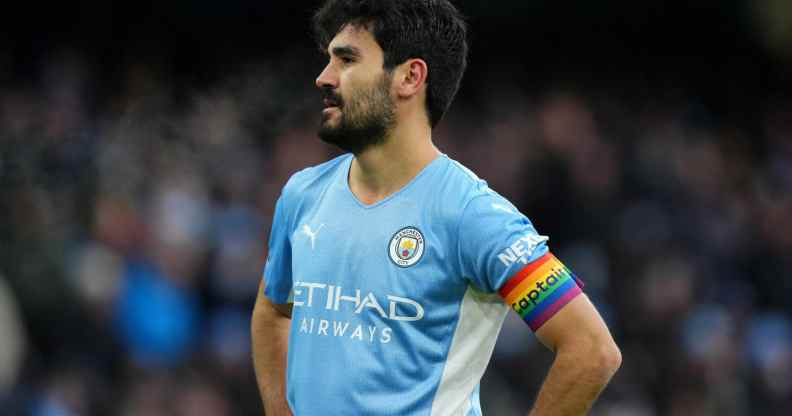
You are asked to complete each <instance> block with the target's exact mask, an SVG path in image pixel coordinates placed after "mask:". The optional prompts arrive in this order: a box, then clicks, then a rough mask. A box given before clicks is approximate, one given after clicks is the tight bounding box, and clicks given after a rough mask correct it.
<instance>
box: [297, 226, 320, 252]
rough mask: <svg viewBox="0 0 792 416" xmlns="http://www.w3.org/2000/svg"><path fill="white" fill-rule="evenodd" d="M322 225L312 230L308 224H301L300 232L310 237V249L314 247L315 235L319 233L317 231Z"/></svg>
mask: <svg viewBox="0 0 792 416" xmlns="http://www.w3.org/2000/svg"><path fill="white" fill-rule="evenodd" d="M322 227H324V224H322V225H320V226H319V228H317V229H316V231H313V230H311V227H310V226H309V225H308V224H303V226H302V233H303V234H305V235H307V236H308V238H310V239H311V250H313V249H314V245H315V244H316V235H317V234H319V231H320V230H321V229H322Z"/></svg>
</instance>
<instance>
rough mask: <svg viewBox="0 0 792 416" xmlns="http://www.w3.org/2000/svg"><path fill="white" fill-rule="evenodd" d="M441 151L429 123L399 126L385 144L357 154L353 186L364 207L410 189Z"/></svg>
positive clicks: (351, 169)
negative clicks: (419, 174) (433, 139)
mask: <svg viewBox="0 0 792 416" xmlns="http://www.w3.org/2000/svg"><path fill="white" fill-rule="evenodd" d="M439 154H440V151H439V150H437V147H435V145H434V144H433V143H432V130H431V128H430V127H429V126H428V124H426V123H412V124H409V123H403V124H401V125H398V126H396V127H395V128H394V129H393V130H392V131H391V132H390V134H389V135H388V137H386V140H385V141H384V143H383V144H381V145H377V146H374V147H371V148H368V149H366V150H364V151H363V152H361V153H360V154H356V155H355V159H354V160H352V166H351V168H350V170H349V187H350V189H351V190H352V193H354V194H355V196H356V197H358V199H360V201H361V202H363V203H364V204H367V205H370V204H374V203H376V202H378V201H381V200H382V199H385V198H386V197H388V196H389V195H391V194H393V193H395V192H397V191H398V190H399V189H401V188H403V187H404V186H406V185H407V184H408V183H409V182H410V181H411V180H412V179H413V178H415V176H416V175H418V173H420V172H421V170H423V168H425V167H426V166H427V165H428V164H429V163H431V162H432V161H433V160H434V159H435V158H437V156H438V155H439Z"/></svg>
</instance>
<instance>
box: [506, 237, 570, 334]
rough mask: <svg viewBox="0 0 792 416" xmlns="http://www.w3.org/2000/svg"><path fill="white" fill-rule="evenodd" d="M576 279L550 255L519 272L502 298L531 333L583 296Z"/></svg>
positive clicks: (511, 280)
mask: <svg viewBox="0 0 792 416" xmlns="http://www.w3.org/2000/svg"><path fill="white" fill-rule="evenodd" d="M577 282H578V280H577V278H576V277H575V275H574V274H573V273H572V272H571V271H570V270H569V269H567V267H566V266H564V264H563V263H561V262H560V261H559V260H558V259H557V258H556V257H555V256H554V255H552V254H551V253H550V252H548V253H547V254H545V255H544V256H542V257H539V258H538V259H536V260H535V261H533V262H532V263H531V264H529V265H527V266H525V267H524V268H523V269H522V270H520V271H519V272H517V274H515V275H514V276H512V278H511V279H509V281H508V282H506V284H505V285H503V287H502V288H501V289H500V291H499V292H500V295H501V296H502V297H503V298H504V299H505V300H506V303H508V304H509V305H510V306H511V307H512V309H514V311H515V312H517V313H518V314H520V317H522V318H523V320H524V321H525V322H526V323H528V326H530V327H531V330H532V331H536V330H538V329H539V328H540V327H541V326H542V325H543V324H544V323H545V322H547V321H548V320H549V319H550V318H552V317H553V315H555V314H556V312H558V311H559V310H561V308H563V307H564V305H566V304H567V303H569V301H571V300H572V299H574V298H575V296H577V295H579V294H580V293H582V291H581V290H580V286H578V283H577Z"/></svg>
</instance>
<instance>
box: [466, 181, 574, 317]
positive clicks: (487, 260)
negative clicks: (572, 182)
mask: <svg viewBox="0 0 792 416" xmlns="http://www.w3.org/2000/svg"><path fill="white" fill-rule="evenodd" d="M547 240H548V238H547V237H545V236H541V235H539V234H538V233H537V231H536V229H534V227H533V225H532V224H531V222H530V221H529V220H528V218H527V217H525V216H524V215H523V214H521V213H520V212H519V211H517V209H516V208H515V207H514V206H513V205H511V204H510V203H509V202H508V201H507V200H506V199H505V198H503V197H501V196H500V195H498V194H496V193H494V192H489V193H487V194H483V195H479V196H478V197H476V198H475V199H473V200H471V201H470V202H469V203H468V206H467V207H466V208H465V212H464V213H463V215H462V220H461V222H460V237H459V241H460V265H461V268H462V273H463V275H465V276H466V277H468V279H470V280H471V282H472V283H473V284H474V285H475V286H477V287H478V288H480V289H482V290H485V291H488V292H497V293H499V294H500V295H501V297H502V298H503V299H504V301H505V302H506V303H507V304H508V305H509V306H510V307H511V308H512V309H513V310H514V311H515V312H516V313H517V314H519V315H520V317H521V318H522V319H523V320H524V321H525V322H526V323H527V324H528V325H529V326H530V327H531V329H532V330H533V331H537V330H539V329H540V328H542V327H543V326H544V325H545V323H547V322H548V321H549V320H550V318H552V317H554V316H555V315H556V314H557V313H558V312H559V311H561V310H562V309H564V308H566V307H567V305H568V304H569V303H570V302H571V301H573V300H574V299H576V298H577V297H578V296H579V295H580V294H581V293H582V291H581V287H582V286H583V284H582V282H580V281H579V280H578V279H577V277H576V276H575V275H574V273H573V272H572V271H571V270H570V269H569V268H567V267H566V266H565V265H564V264H563V263H561V261H560V260H558V259H557V258H556V257H555V256H554V255H553V254H552V253H551V252H550V250H549V248H548V246H547Z"/></svg>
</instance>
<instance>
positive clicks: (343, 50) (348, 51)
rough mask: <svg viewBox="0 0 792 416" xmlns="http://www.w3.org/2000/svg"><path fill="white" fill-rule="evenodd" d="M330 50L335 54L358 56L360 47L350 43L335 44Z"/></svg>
mask: <svg viewBox="0 0 792 416" xmlns="http://www.w3.org/2000/svg"><path fill="white" fill-rule="evenodd" d="M331 52H332V53H333V55H335V56H352V57H359V56H360V49H358V48H356V47H354V46H350V45H344V46H335V47H333V49H332V50H331Z"/></svg>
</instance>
